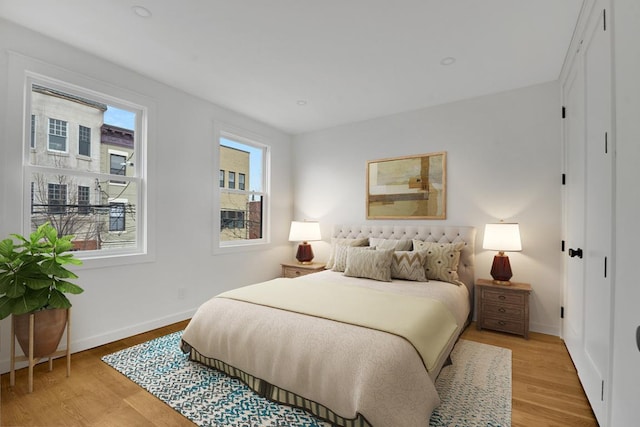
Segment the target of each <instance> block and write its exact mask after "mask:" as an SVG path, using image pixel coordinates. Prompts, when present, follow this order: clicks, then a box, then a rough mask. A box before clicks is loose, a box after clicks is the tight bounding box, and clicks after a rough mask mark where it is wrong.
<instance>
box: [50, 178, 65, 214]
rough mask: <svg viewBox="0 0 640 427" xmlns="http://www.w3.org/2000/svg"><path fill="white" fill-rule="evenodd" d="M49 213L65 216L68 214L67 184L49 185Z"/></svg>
mask: <svg viewBox="0 0 640 427" xmlns="http://www.w3.org/2000/svg"><path fill="white" fill-rule="evenodd" d="M48 189H49V191H48V201H49V202H48V212H49V213H50V214H64V213H66V212H67V186H66V185H65V184H49V186H48Z"/></svg>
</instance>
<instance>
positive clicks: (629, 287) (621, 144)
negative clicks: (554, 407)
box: [610, 0, 640, 427]
mask: <svg viewBox="0 0 640 427" xmlns="http://www.w3.org/2000/svg"><path fill="white" fill-rule="evenodd" d="M639 22H640V2H638V1H637V0H613V40H614V45H613V52H614V78H615V86H614V89H615V115H616V120H615V143H616V193H615V198H616V204H615V209H616V216H615V218H616V224H615V229H616V231H615V241H616V244H615V252H616V253H615V257H616V263H615V272H614V274H615V276H614V278H615V291H614V304H615V308H614V310H613V313H614V319H613V321H614V331H613V342H614V345H613V393H612V398H611V414H612V415H611V424H610V425H611V426H613V427H618V426H619V427H624V426H631V425H637V424H638V420H639V419H640V405H638V403H639V402H640V351H639V350H638V348H637V346H636V343H635V333H636V328H637V327H638V326H640V310H639V309H638V306H639V305H640V280H639V279H638V255H637V249H638V238H639V236H640V222H639V218H640V190H639V189H638V183H639V182H640V168H639V167H638V165H640V49H638V40H640V25H638V23H639Z"/></svg>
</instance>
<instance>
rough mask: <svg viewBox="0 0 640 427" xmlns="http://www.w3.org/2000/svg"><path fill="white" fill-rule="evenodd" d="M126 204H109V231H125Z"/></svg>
mask: <svg viewBox="0 0 640 427" xmlns="http://www.w3.org/2000/svg"><path fill="white" fill-rule="evenodd" d="M124 213H125V204H124V203H110V204H109V231H125V223H124V218H125V216H124Z"/></svg>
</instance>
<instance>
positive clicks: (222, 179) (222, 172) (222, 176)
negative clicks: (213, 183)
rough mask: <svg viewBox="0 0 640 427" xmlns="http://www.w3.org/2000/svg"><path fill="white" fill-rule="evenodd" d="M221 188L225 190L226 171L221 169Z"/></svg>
mask: <svg viewBox="0 0 640 427" xmlns="http://www.w3.org/2000/svg"><path fill="white" fill-rule="evenodd" d="M220 188H224V170H222V169H220Z"/></svg>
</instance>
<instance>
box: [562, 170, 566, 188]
mask: <svg viewBox="0 0 640 427" xmlns="http://www.w3.org/2000/svg"><path fill="white" fill-rule="evenodd" d="M562 185H567V174H566V173H563V174H562Z"/></svg>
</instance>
